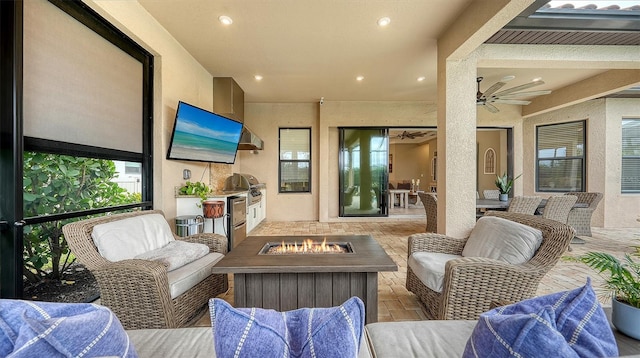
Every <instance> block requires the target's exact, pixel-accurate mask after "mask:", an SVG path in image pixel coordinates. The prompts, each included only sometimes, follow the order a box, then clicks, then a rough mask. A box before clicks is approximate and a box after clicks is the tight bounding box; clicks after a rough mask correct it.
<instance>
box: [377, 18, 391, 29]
mask: <svg viewBox="0 0 640 358" xmlns="http://www.w3.org/2000/svg"><path fill="white" fill-rule="evenodd" d="M390 23H391V19H390V18H388V17H386V16H385V17H381V18H379V19H378V26H380V27H385V26H387V25H389V24H390Z"/></svg>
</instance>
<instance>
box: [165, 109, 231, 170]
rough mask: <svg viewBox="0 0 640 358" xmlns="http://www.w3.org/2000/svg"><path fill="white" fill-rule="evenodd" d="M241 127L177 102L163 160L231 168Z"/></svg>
mask: <svg viewBox="0 0 640 358" xmlns="http://www.w3.org/2000/svg"><path fill="white" fill-rule="evenodd" d="M241 133H242V123H240V122H238V121H235V120H233V119H230V118H227V117H224V116H221V115H219V114H215V113H213V112H209V111H207V110H204V109H202V108H198V107H196V106H193V105H190V104H188V103H185V102H182V101H180V102H178V109H177V110H176V120H175V123H174V125H173V133H172V134H171V142H170V144H169V151H168V152H167V159H176V160H195V161H200V162H214V163H226V164H233V163H234V162H235V160H236V152H237V150H238V142H239V141H240V134H241Z"/></svg>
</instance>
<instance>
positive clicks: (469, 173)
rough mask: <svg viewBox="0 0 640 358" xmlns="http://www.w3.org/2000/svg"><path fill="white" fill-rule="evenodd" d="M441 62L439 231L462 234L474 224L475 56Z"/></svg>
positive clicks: (439, 82)
mask: <svg viewBox="0 0 640 358" xmlns="http://www.w3.org/2000/svg"><path fill="white" fill-rule="evenodd" d="M442 62H444V63H443V64H442V66H441V67H440V68H441V69H440V70H439V72H440V73H441V75H440V76H439V77H438V232H439V233H445V234H447V235H450V236H454V237H465V236H466V235H468V233H469V231H470V230H471V229H472V228H473V226H474V225H475V208H476V205H475V200H476V193H475V192H476V175H477V174H476V171H475V169H474V168H476V157H477V154H476V101H475V96H476V91H475V88H476V87H475V83H476V58H475V56H474V55H471V56H470V57H468V58H466V59H464V60H457V61H442ZM442 72H444V73H442Z"/></svg>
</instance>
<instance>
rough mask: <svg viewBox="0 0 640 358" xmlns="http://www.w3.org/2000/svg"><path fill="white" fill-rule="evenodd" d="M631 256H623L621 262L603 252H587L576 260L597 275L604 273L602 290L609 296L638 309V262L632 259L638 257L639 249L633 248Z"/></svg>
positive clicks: (639, 275) (639, 294) (639, 301)
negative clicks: (594, 271)
mask: <svg viewBox="0 0 640 358" xmlns="http://www.w3.org/2000/svg"><path fill="white" fill-rule="evenodd" d="M635 249H636V251H635V252H634V253H632V254H625V257H624V259H623V260H620V259H618V258H617V257H615V256H613V255H611V254H608V253H604V252H588V253H586V254H584V255H582V256H579V257H577V258H576V260H577V261H580V262H582V263H585V264H586V265H587V266H589V267H591V268H592V269H594V270H596V271H597V272H598V273H599V274H601V275H602V274H603V273H605V272H606V275H604V276H603V278H604V280H605V284H604V288H605V289H606V290H607V291H608V293H609V295H611V296H614V295H615V297H616V298H617V299H618V301H622V302H626V303H628V304H629V305H631V306H633V307H636V308H640V262H636V261H634V259H633V258H634V257H640V247H638V246H636V247H635Z"/></svg>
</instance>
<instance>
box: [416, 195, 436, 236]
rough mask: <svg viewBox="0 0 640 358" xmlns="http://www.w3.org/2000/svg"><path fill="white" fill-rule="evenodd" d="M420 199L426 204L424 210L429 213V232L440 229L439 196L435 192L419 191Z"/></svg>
mask: <svg viewBox="0 0 640 358" xmlns="http://www.w3.org/2000/svg"><path fill="white" fill-rule="evenodd" d="M418 196H419V197H420V201H422V205H423V206H424V211H425V212H426V214H427V229H426V231H427V232H437V231H438V198H437V197H436V196H435V194H432V193H425V192H422V191H421V192H418Z"/></svg>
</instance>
